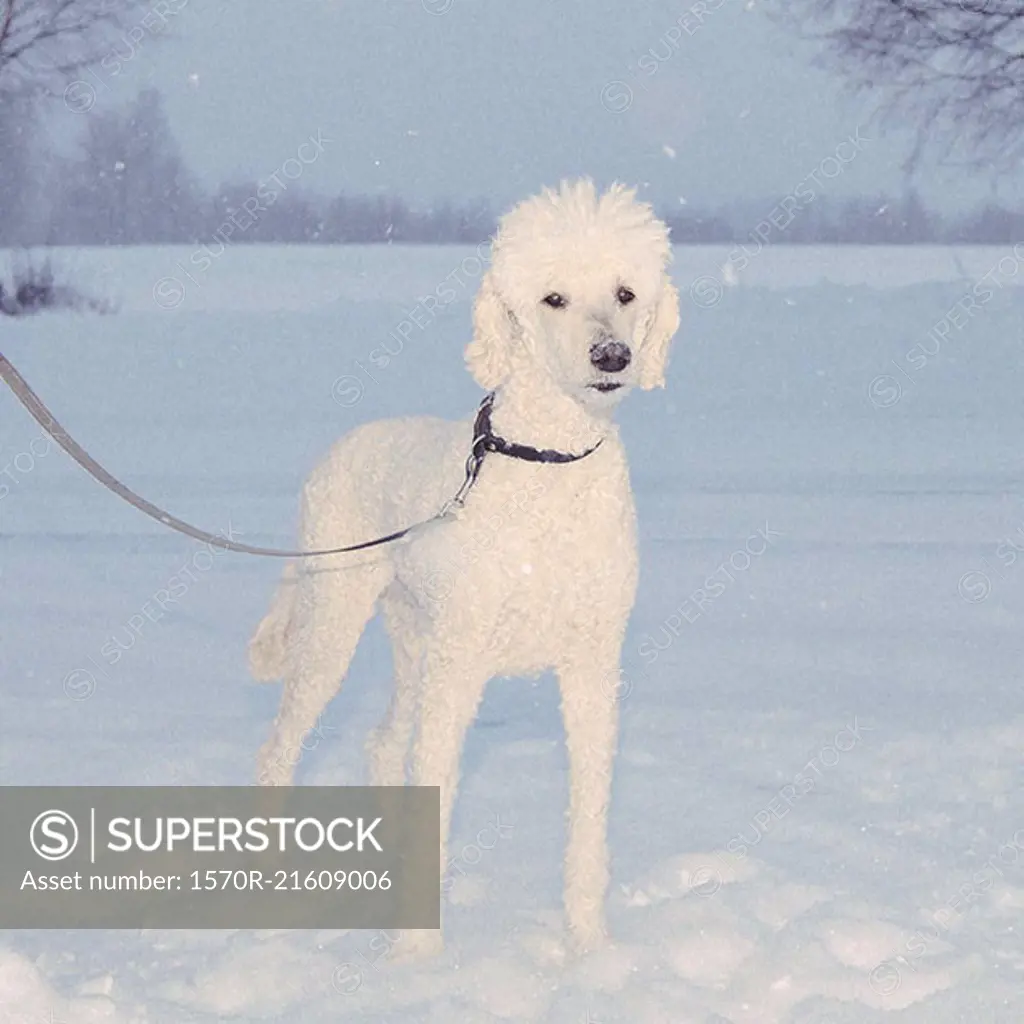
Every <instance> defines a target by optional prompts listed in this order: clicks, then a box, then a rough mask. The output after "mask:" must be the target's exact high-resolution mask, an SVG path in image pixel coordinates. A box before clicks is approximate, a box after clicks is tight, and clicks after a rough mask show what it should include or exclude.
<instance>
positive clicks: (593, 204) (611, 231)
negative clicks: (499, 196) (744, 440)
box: [466, 180, 679, 407]
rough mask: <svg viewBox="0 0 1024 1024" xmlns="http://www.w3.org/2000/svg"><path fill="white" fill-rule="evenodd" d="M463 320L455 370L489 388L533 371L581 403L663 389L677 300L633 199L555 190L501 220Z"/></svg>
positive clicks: (573, 188) (662, 244)
mask: <svg viewBox="0 0 1024 1024" xmlns="http://www.w3.org/2000/svg"><path fill="white" fill-rule="evenodd" d="M492 255H493V260H492V264H491V268H490V270H488V272H487V274H486V275H485V277H484V279H483V281H482V282H481V286H480V291H479V293H478V295H477V298H476V305H475V307H474V312H473V327H474V331H473V340H472V341H471V342H470V344H469V347H468V348H467V349H466V362H467V364H468V366H469V369H470V372H471V373H472V374H473V376H474V377H475V378H476V380H477V381H478V382H479V384H480V385H481V386H482V387H484V388H487V389H488V390H491V389H494V388H496V387H499V386H500V385H501V384H503V383H504V382H505V381H506V380H508V379H509V378H510V377H512V376H513V375H515V374H516V373H520V372H537V371H540V372H541V373H544V374H545V375H546V376H547V377H549V378H550V379H551V380H552V381H554V382H555V383H556V384H557V385H558V387H559V388H560V389H562V390H563V391H565V392H567V393H568V394H571V395H572V396H573V397H575V398H577V399H578V400H580V401H582V402H584V403H585V404H587V405H588V406H597V407H607V406H609V405H613V404H615V403H616V402H617V401H618V400H619V399H620V398H621V397H622V396H623V395H624V394H625V393H626V392H627V391H628V390H629V389H630V388H631V387H633V386H636V385H639V386H640V387H642V388H655V387H663V386H664V383H665V366H666V363H667V360H668V347H669V342H670V340H671V338H672V335H673V334H675V332H676V328H677V327H678V326H679V297H678V294H677V293H676V290H675V288H674V287H673V285H672V282H671V281H670V280H669V277H668V272H667V268H668V264H669V262H670V261H671V258H672V254H671V247H670V245H669V239H668V229H667V228H666V227H665V225H664V224H663V223H662V222H661V221H660V220H658V219H657V218H656V217H655V216H654V214H653V212H652V211H651V208H650V206H648V205H647V204H646V203H640V202H638V201H637V199H636V193H635V192H634V191H633V190H631V189H626V188H624V187H623V186H621V185H615V186H613V187H612V188H611V189H609V190H608V191H607V192H605V193H604V195H601V196H598V194H597V192H596V190H595V188H594V184H593V182H591V181H589V180H584V181H580V182H575V183H569V182H563V183H562V185H561V188H560V189H559V190H558V191H557V192H555V191H553V190H551V189H546V190H545V191H544V192H542V193H541V194H540V195H539V196H535V197H533V198H532V199H527V200H526V201H525V202H523V203H520V204H519V206H517V207H516V208H515V209H514V210H512V211H511V212H510V213H508V214H506V215H505V216H504V217H503V218H502V219H501V223H500V226H499V229H498V233H497V235H496V237H495V239H494V243H493V248H492Z"/></svg>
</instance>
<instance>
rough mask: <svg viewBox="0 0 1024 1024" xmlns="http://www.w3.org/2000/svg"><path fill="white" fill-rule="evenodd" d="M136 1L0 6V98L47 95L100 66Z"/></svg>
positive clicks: (5, 1)
mask: <svg viewBox="0 0 1024 1024" xmlns="http://www.w3.org/2000/svg"><path fill="white" fill-rule="evenodd" d="M141 4H142V0H0V95H2V94H3V93H11V92H26V91H27V92H38V91H52V90H55V89H58V88H61V87H63V86H64V84H65V83H66V82H67V81H68V80H69V79H70V78H72V77H73V76H74V75H75V73H76V72H77V71H79V70H81V69H83V68H86V67H88V66H89V65H90V64H95V63H97V62H98V61H100V60H102V59H103V57H104V56H105V55H106V54H107V53H108V52H109V49H110V46H111V44H112V40H113V37H114V36H115V34H116V33H117V32H118V31H119V30H120V29H121V28H122V27H123V26H124V24H125V23H126V21H127V20H128V19H129V18H130V16H131V14H132V12H133V11H135V10H137V9H138V8H139V7H140V6H141Z"/></svg>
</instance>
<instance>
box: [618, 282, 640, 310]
mask: <svg viewBox="0 0 1024 1024" xmlns="http://www.w3.org/2000/svg"><path fill="white" fill-rule="evenodd" d="M615 297H616V298H617V299H618V300H619V303H620V304H621V305H623V306H628V305H629V304H630V303H631V302H632V301H633V300H634V299H635V298H636V295H635V294H634V293H633V292H632V291H630V289H629V288H626V287H625V286H623V287H622V288H620V289H619V290H618V291H617V292H616V293H615Z"/></svg>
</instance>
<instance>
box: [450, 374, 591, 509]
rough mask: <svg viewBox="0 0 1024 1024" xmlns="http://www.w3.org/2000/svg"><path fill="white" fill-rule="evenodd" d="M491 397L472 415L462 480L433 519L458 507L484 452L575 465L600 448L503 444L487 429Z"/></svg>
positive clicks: (491, 430)
mask: <svg viewBox="0 0 1024 1024" xmlns="http://www.w3.org/2000/svg"><path fill="white" fill-rule="evenodd" d="M494 395H495V393H494V392H493V391H492V392H491V393H490V394H488V395H486V396H485V397H484V400H483V401H482V402H481V403H480V408H479V409H477V412H476V420H474V422H473V448H472V450H471V451H470V453H469V458H468V459H466V479H465V480H463V481H462V486H461V487H460V488H459V490H458V493H457V494H456V495H455V497H453V498H451V499H449V500H448V501H446V502H445V504H444V507H443V508H442V509H441V511H440V512H439V513H438V515H437V518H439V519H443V518H444V517H445V516H447V515H448V513H449V512H450V511H451V510H452V508H453V507H458V508H462V506H463V504H464V503H465V500H466V495H467V494H469V492H470V490H471V489H472V487H473V485H474V484H475V483H476V479H477V477H478V476H479V475H480V467H481V466H482V465H483V463H484V457H485V456H486V455H487V453H488V452H497V453H498V454H499V455H507V456H508V457H509V458H510V459H523V460H524V461H525V462H578V461H579V460H580V459H585V458H586V457H587V456H588V455H590V454H592V453H593V452H596V451H597V449H598V448H600V447H601V443H602V442H603V441H604V438H601V440H600V441H598V442H597V444H595V445H594V446H593V447H592V448H588V449H587V450H586V451H585V452H579V453H578V454H577V453H574V452H560V451H556V450H555V449H554V448H534V447H532V446H531V445H528V444H517V443H516V442H515V441H506V440H505V438H503V437H501V436H499V435H498V434H495V433H494V430H493V429H492V427H491V411H492V410H493V409H494Z"/></svg>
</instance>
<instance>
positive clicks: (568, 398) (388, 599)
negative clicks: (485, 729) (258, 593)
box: [250, 181, 679, 952]
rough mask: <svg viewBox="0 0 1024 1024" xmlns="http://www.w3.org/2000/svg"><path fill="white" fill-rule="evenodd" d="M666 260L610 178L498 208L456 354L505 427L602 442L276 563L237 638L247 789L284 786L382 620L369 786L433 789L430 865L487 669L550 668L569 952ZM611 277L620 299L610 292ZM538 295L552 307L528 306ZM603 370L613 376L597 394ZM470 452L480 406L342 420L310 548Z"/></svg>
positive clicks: (625, 580)
mask: <svg viewBox="0 0 1024 1024" xmlns="http://www.w3.org/2000/svg"><path fill="white" fill-rule="evenodd" d="M670 259H671V250H670V246H669V239H668V232H667V230H666V228H665V226H664V225H663V224H662V223H661V222H660V221H659V220H657V219H656V218H655V217H654V216H653V214H652V212H651V210H650V208H649V207H648V206H647V205H645V204H643V203H640V202H638V201H637V200H636V197H635V194H634V192H633V191H631V190H628V189H625V188H623V187H621V186H615V187H613V188H611V189H610V190H609V191H607V192H605V193H604V194H603V195H598V193H597V191H596V189H595V188H594V185H593V184H592V183H591V182H590V181H581V182H576V183H565V182H563V183H562V185H561V187H560V188H559V189H558V190H557V191H556V190H550V189H549V190H545V191H544V192H543V193H541V194H540V195H538V196H535V197H533V198H531V199H528V200H526V201H525V202H523V203H522V204H520V205H519V206H518V207H516V208H515V209H514V210H512V211H511V212H510V213H508V214H506V216H505V217H503V218H502V220H501V223H500V226H499V230H498V233H497V236H496V238H495V240H494V245H493V261H492V265H491V267H490V269H489V271H488V272H487V274H486V276H485V278H484V280H483V281H482V283H481V286H480V289H479V293H478V295H477V298H476V302H475V308H474V315H473V338H472V340H471V341H470V343H469V346H468V347H467V350H466V361H467V365H468V367H469V369H470V372H471V373H472V374H473V376H474V377H475V378H476V379H477V381H478V382H479V383H480V384H481V386H482V387H484V388H486V389H488V390H491V389H496V390H497V396H496V400H495V406H494V414H493V423H494V429H495V431H496V432H497V433H499V434H501V435H502V436H504V437H506V438H508V439H510V440H514V441H517V442H519V443H520V444H525V445H533V446H535V447H538V448H556V449H560V450H564V451H571V452H579V451H582V450H584V449H586V448H588V447H590V446H592V445H594V444H595V443H596V442H597V441H599V440H600V441H601V442H602V443H601V445H600V447H599V448H598V449H597V451H595V452H594V453H593V454H591V455H589V456H587V457H586V458H584V459H582V460H580V461H577V462H573V463H569V464H561V465H559V464H555V465H551V464H537V463H530V462H526V461H521V460H517V459H512V458H508V457H505V456H503V455H498V454H490V455H488V456H487V458H486V460H485V462H484V465H483V468H482V471H481V473H480V477H479V480H478V482H477V484H476V486H475V488H474V489H473V490H472V491H471V492H470V495H469V498H468V500H467V502H466V505H465V508H464V509H463V510H461V512H459V514H458V515H457V517H456V518H454V519H452V520H450V521H445V522H441V523H438V524H435V525H432V526H430V527H428V528H425V529H423V530H420V531H417V532H416V533H415V534H414V535H413V536H412V539H411V540H410V541H409V542H408V543H403V544H397V545H393V546H391V547H388V548H384V549H377V550H376V551H375V552H371V553H364V554H362V555H360V556H359V557H355V556H344V557H340V558H339V557H334V558H327V559H323V558H322V559H311V560H309V561H308V562H306V563H304V564H302V565H299V566H290V567H289V568H288V570H287V571H286V573H285V577H284V579H283V580H282V583H281V587H280V589H279V591H278V594H277V596H276V597H275V599H274V603H273V606H272V608H271V611H270V612H269V614H268V615H267V617H266V618H265V619H264V620H263V622H262V623H261V624H260V626H259V627H258V629H257V631H256V634H255V636H254V637H253V640H252V642H251V645H250V656H251V657H250V660H251V664H252V670H253V674H254V675H255V676H256V677H257V678H259V679H269V678H283V680H284V691H283V695H282V700H281V706H280V710H279V712H278V715H277V717H276V719H275V721H274V727H273V731H272V733H271V736H270V738H269V739H268V740H267V742H266V743H265V744H264V746H263V748H262V750H261V752H260V756H259V767H258V781H259V782H260V783H262V784H276V785H282V784H289V783H290V782H291V781H292V777H293V772H294V762H295V761H296V760H297V755H298V751H299V750H300V749H301V748H300V744H301V741H302V739H303V737H304V736H305V734H306V732H307V731H308V730H309V729H310V728H311V727H312V726H313V724H314V723H315V721H316V719H317V716H318V715H319V714H320V713H321V712H322V710H323V709H324V707H325V705H326V704H327V702H328V701H329V700H330V699H331V697H332V696H333V695H334V693H335V692H336V690H337V689H338V686H339V685H340V681H341V679H342V678H343V676H344V674H345V672H346V670H347V667H348V664H349V661H350V659H351V657H352V654H353V651H354V650H355V646H356V644H357V642H358V640H359V637H360V634H361V633H362V631H363V629H364V627H365V626H366V624H367V622H368V621H369V620H370V619H371V618H372V617H373V616H374V615H375V614H376V613H377V611H378V609H379V610H380V611H382V613H383V615H384V617H385V621H386V624H387V628H388V631H389V633H390V636H391V639H392V643H393V648H394V661H395V691H394V695H393V697H392V701H391V706H390V708H389V710H388V713H387V715H386V717H385V720H384V721H383V722H382V723H381V725H380V726H379V727H378V728H377V729H376V730H375V732H374V734H373V736H372V737H371V740H370V743H369V746H368V753H369V762H370V767H369V772H370V780H371V782H372V783H373V784H375V785H401V784H403V783H404V782H406V781H407V780H408V779H409V778H410V777H411V781H412V782H413V783H414V784H418V785H429V786H439V787H440V790H441V837H442V838H441V863H442V865H443V864H445V863H446V856H445V848H446V842H447V836H448V829H449V824H450V819H451V811H452V805H453V801H454V798H455V791H456V787H457V783H458V776H459V761H460V756H461V751H462V743H463V738H464V735H465V732H466V729H467V728H468V727H469V725H470V724H471V723H472V720H473V718H474V716H475V714H476V711H477V708H478V706H479V703H480V699H481V697H482V694H483V691H484V687H485V685H486V683H487V681H488V680H489V679H490V678H492V677H494V676H497V675H513V676H529V675H536V674H537V673H540V672H543V671H545V670H548V669H554V671H555V672H556V674H557V676H558V681H559V685H560V690H561V695H562V712H563V718H564V723H565V730H566V741H567V745H568V752H569V762H570V800H569V835H568V843H567V849H566V855H565V907H566V916H567V919H568V925H569V929H570V934H571V936H572V938H573V939H574V941H575V943H576V945H577V946H579V947H582V948H589V947H592V946H594V945H596V944H598V943H600V942H601V941H602V938H603V936H604V934H605V925H604V912H603V906H604V898H605V892H606V889H607V885H608V853H607V846H606V836H605V833H606V822H607V811H608V799H609V792H610V786H611V778H612V761H613V756H614V751H615V746H616V733H617V711H618V708H617V704H616V699H615V698H616V695H617V693H618V688H617V683H618V679H619V655H620V649H621V646H622V641H623V635H624V633H625V629H626V622H627V619H628V617H629V613H630V611H631V609H632V606H633V600H634V595H635V590H636V583H637V554H636V539H635V533H636V520H635V513H634V507H633V499H632V492H631V489H630V484H629V476H628V470H627V465H626V457H625V451H624V449H623V446H622V444H621V442H620V440H619V435H618V431H617V428H616V427H615V425H614V423H613V421H612V416H613V413H614V410H615V407H616V406H617V404H618V402H619V401H620V400H621V398H622V397H623V395H624V394H626V393H627V392H628V391H629V390H630V389H631V388H632V387H634V386H638V387H641V388H653V387H659V386H662V385H663V384H664V378H665V363H666V360H667V358H668V348H669V342H670V340H671V338H672V335H673V334H674V333H675V331H676V329H677V327H678V323H679V307H678V297H677V295H676V291H675V288H674V287H673V286H672V284H671V282H670V280H669V278H668V274H667V267H668V263H669V261H670ZM624 288H625V289H628V290H629V292H630V293H632V294H633V295H634V296H635V298H634V299H633V300H632V301H626V302H623V301H622V298H621V297H622V294H623V291H622V289H624ZM551 292H557V293H559V294H560V295H561V296H563V297H564V299H565V300H566V302H565V307H564V308H562V309H552V308H551V307H550V306H549V305H547V304H545V303H544V302H543V301H542V300H543V299H544V297H545V296H546V295H548V294H549V293H551ZM609 338H614V339H615V340H616V341H618V342H620V343H622V344H625V345H628V346H629V349H630V352H631V355H632V359H631V362H630V363H629V365H628V366H627V367H626V368H624V369H621V370H618V371H617V372H614V373H609V372H605V371H602V370H600V369H599V368H597V367H596V366H595V365H594V362H593V360H592V359H591V349H592V346H593V345H594V344H595V343H597V342H598V341H600V340H601V339H609ZM609 382H613V383H618V384H621V385H622V387H620V388H619V390H615V391H605V392H603V391H600V390H597V389H596V388H595V386H594V385H595V384H597V383H604V384H605V385H607V384H608V383H609ZM471 442H472V418H469V419H467V420H464V421H462V422H457V423H449V422H446V421H442V420H436V419H429V418H422V417H421V418H410V419H399V420H389V421H380V422H375V423H370V424H367V425H365V426H362V427H360V428H358V429H356V430H354V431H353V432H352V433H350V434H349V435H347V436H346V437H344V438H342V439H341V440H340V441H339V442H338V443H337V444H336V445H335V446H334V448H333V449H332V450H331V452H330V453H329V454H328V456H327V457H326V459H325V460H324V461H323V463H322V464H321V465H320V466H319V467H318V468H317V469H316V470H315V471H314V472H313V474H312V475H311V477H310V478H309V480H308V481H307V483H306V485H305V488H304V491H303V495H302V511H301V539H302V543H303V545H304V546H306V547H310V548H312V547H326V546H330V545H335V544H339V543H347V542H349V541H357V540H362V539H367V538H371V537H376V536H380V535H382V534H385V533H388V532H390V531H392V530H396V529H399V528H402V527H404V526H406V525H408V524H409V523H412V522H417V521H421V520H424V519H427V518H429V517H430V516H431V515H433V514H434V513H435V512H436V511H437V510H438V508H440V506H441V505H442V504H443V502H444V501H445V499H447V498H449V497H450V496H451V495H452V494H453V493H454V492H455V491H456V490H457V488H458V486H459V484H460V483H461V482H462V475H463V465H464V462H465V458H466V455H467V453H468V452H469V449H470V445H471ZM407 761H409V764H408V765H407ZM407 768H408V770H407ZM409 941H410V946H411V947H413V948H417V949H419V950H420V951H423V952H428V951H434V950H436V949H437V948H439V946H440V934H439V933H433V932H415V933H410V936H409Z"/></svg>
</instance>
